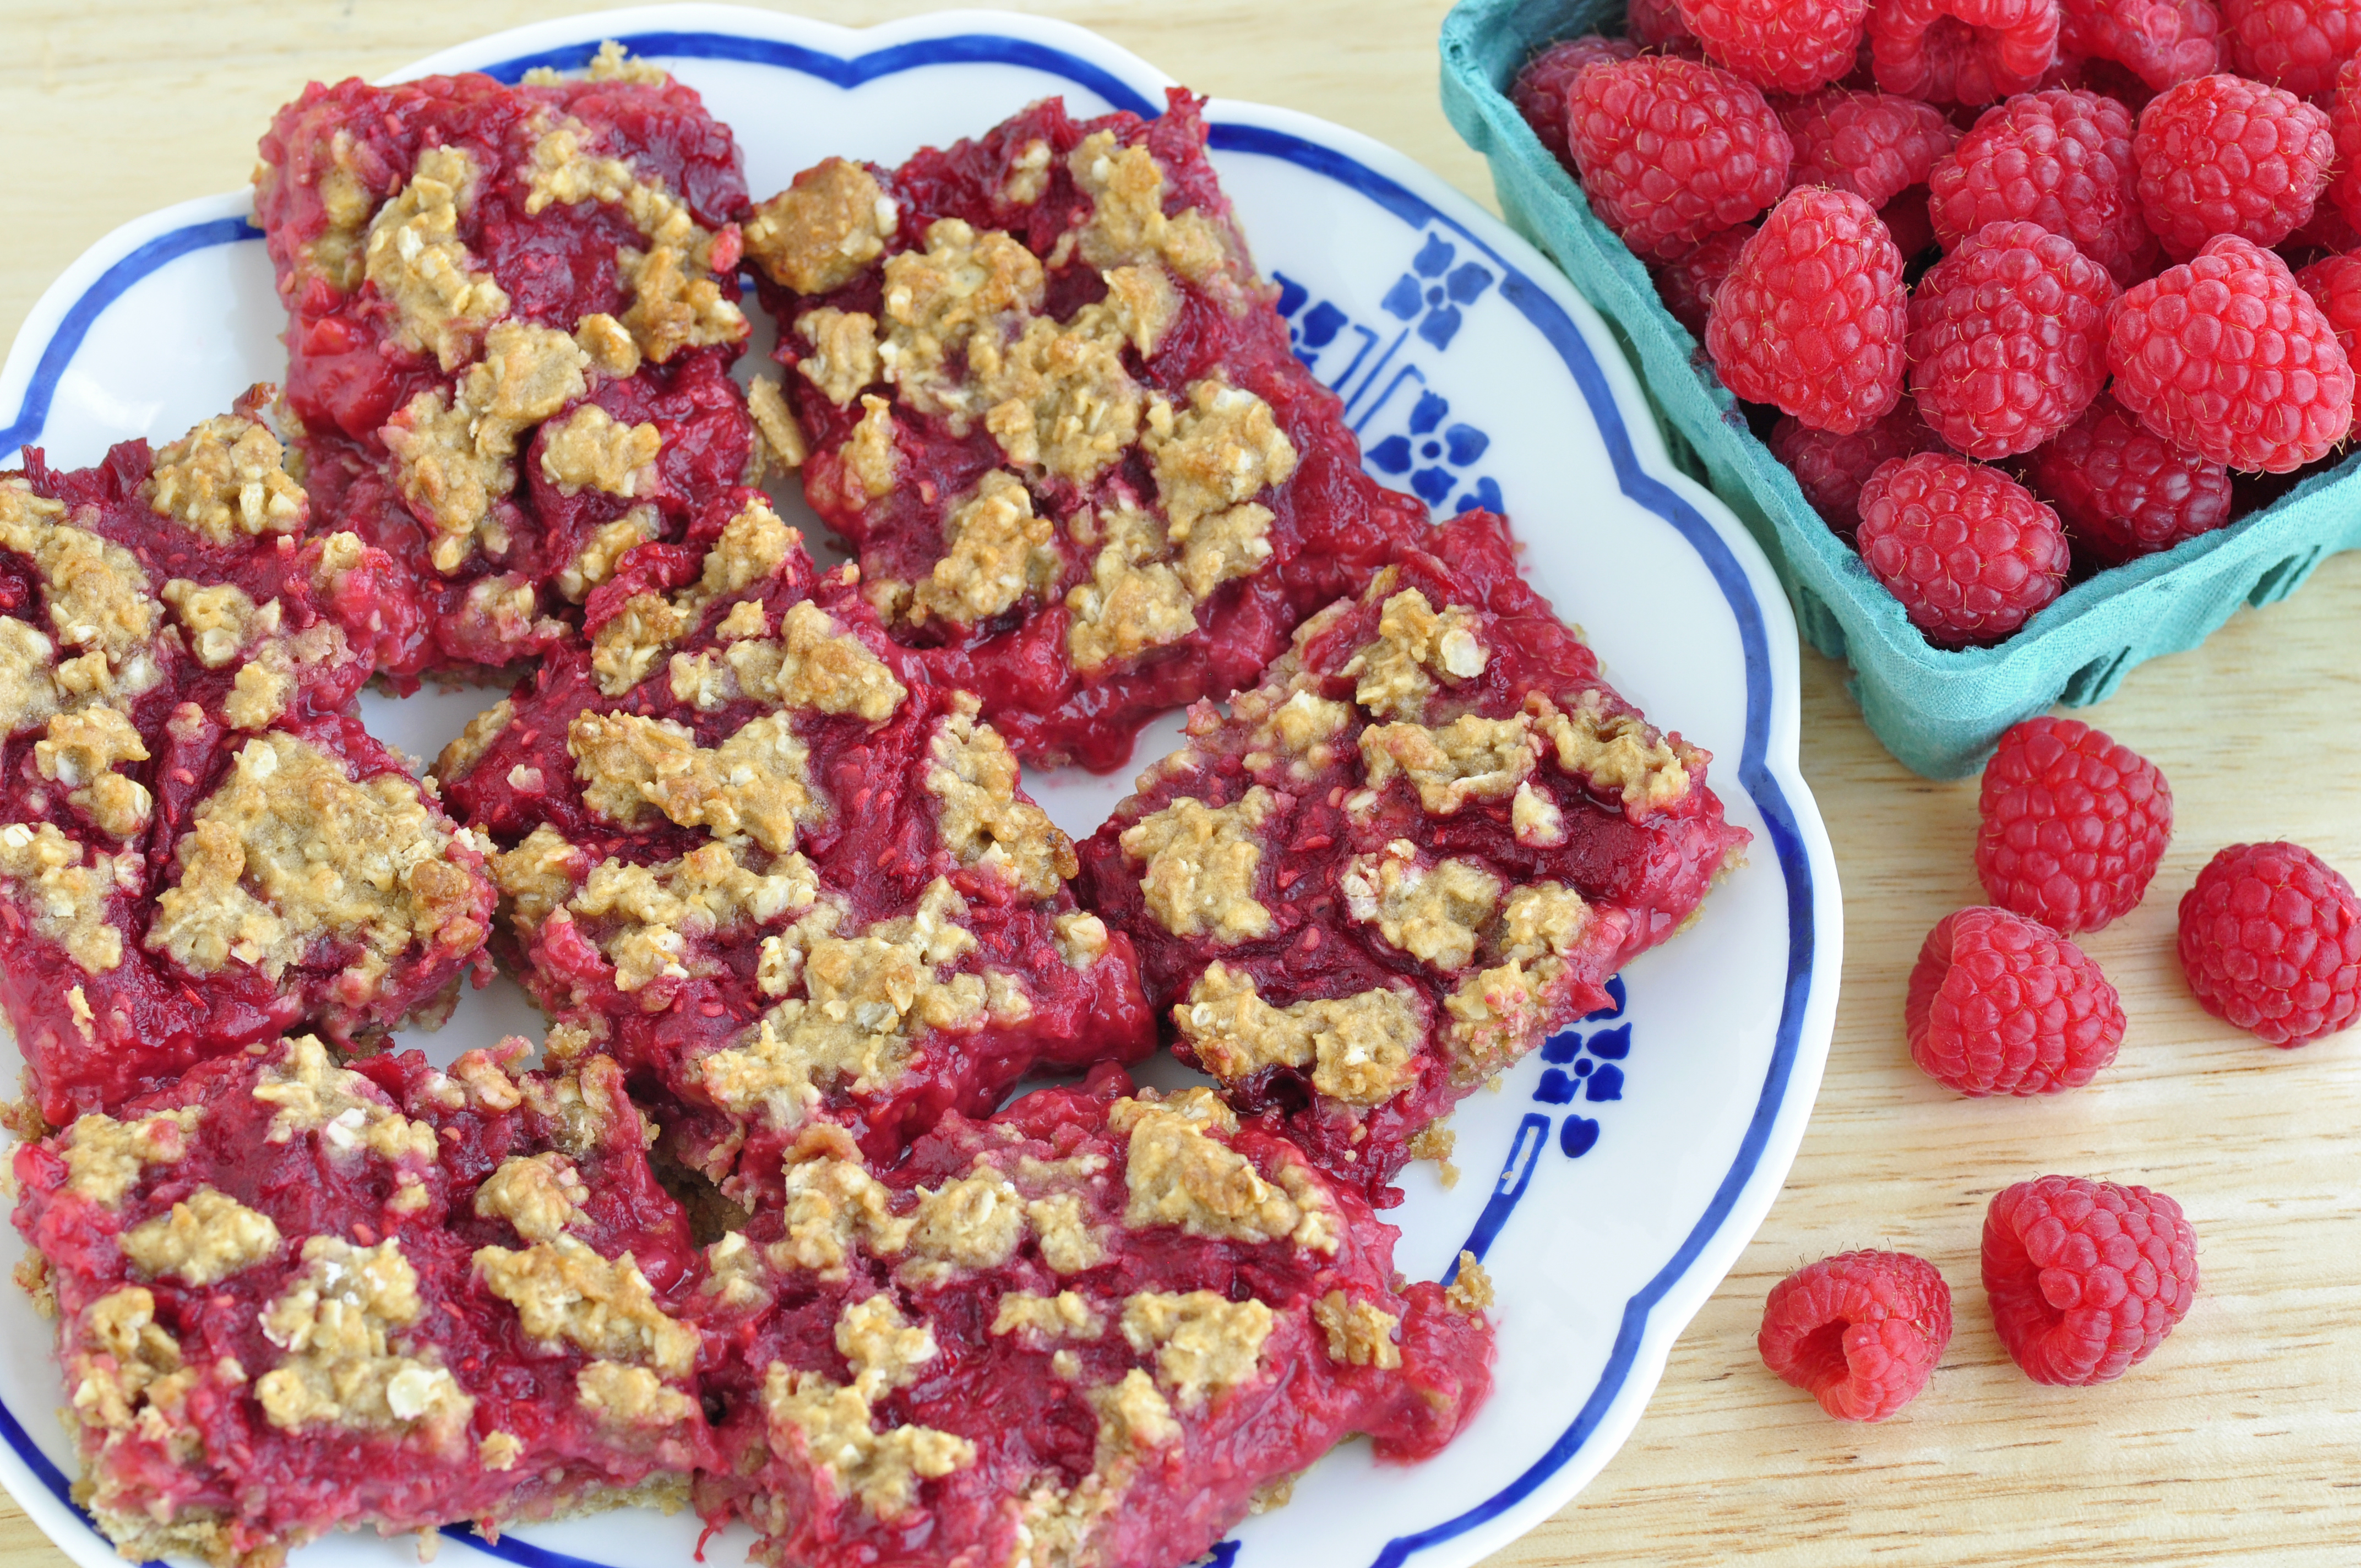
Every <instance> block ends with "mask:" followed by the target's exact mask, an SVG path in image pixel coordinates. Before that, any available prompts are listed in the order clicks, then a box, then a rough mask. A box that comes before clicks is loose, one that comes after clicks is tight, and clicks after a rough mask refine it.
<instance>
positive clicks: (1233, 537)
mask: <svg viewBox="0 0 2361 1568" xmlns="http://www.w3.org/2000/svg"><path fill="white" fill-rule="evenodd" d="M1202 106H1203V105H1202V100H1200V99H1197V98H1194V97H1191V96H1190V95H1189V94H1187V93H1181V92H1179V91H1177V90H1176V91H1175V92H1173V93H1171V95H1170V108H1169V109H1168V110H1167V112H1166V113H1165V114H1164V115H1161V116H1160V117H1159V118H1156V119H1153V120H1142V119H1140V118H1138V117H1137V116H1136V115H1127V114H1116V115H1107V116H1105V117H1104V118H1101V119H1096V120H1089V121H1082V122H1077V121H1075V120H1074V119H1072V118H1071V117H1070V116H1069V115H1067V113H1066V110H1065V106H1064V104H1063V103H1062V102H1061V101H1060V100H1057V99H1049V100H1046V101H1044V102H1042V103H1039V104H1034V105H1033V106H1032V107H1031V108H1029V109H1027V110H1025V111H1024V112H1023V113H1022V114H1019V115H1016V117H1015V118H1013V119H1011V120H1009V121H1008V122H1006V123H1005V124H1004V125H1002V126H998V127H996V128H995V129H994V130H992V131H990V132H989V133H987V134H985V135H984V136H983V137H979V138H977V139H975V140H972V141H962V142H960V143H958V144H957V145H955V146H953V147H951V148H949V149H936V148H927V149H925V150H923V151H921V152H919V153H918V154H917V156H916V157H914V158H912V159H910V160H909V161H908V162H907V163H905V164H904V165H902V167H901V168H899V169H896V170H885V169H882V168H878V167H875V166H873V165H866V164H859V163H851V162H847V161H845V160H844V159H829V160H828V161H827V162H824V163H821V164H819V165H818V166H817V167H815V168H813V169H810V170H806V171H805V172H804V173H802V174H800V175H797V176H796V181H795V183H794V184H793V185H792V186H790V187H789V188H788V189H787V190H785V191H784V192H780V193H779V194H778V195H776V196H774V197H773V198H771V199H770V200H769V201H766V202H764V203H762V204H761V205H760V206H759V207H758V208H756V209H755V214H754V216H753V218H752V220H750V221H749V223H748V225H747V226H746V231H745V233H746V254H747V258H748V259H749V260H750V261H752V263H754V264H755V266H756V267H757V268H759V269H760V278H759V280H758V286H759V288H760V290H761V292H762V296H763V302H764V304H765V305H766V306H767V307H768V308H769V309H770V310H771V311H772V312H773V313H774V314H775V315H776V316H777V317H778V319H779V348H778V358H779V361H780V363H781V364H782V365H784V366H785V367H786V368H787V370H788V374H787V375H786V376H785V398H784V401H776V402H774V400H773V399H774V391H775V389H772V388H770V387H769V386H768V384H767V383H763V384H758V385H757V387H756V389H755V392H754V405H753V407H754V414H755V417H756V419H757V421H758V422H761V423H762V424H763V429H764V432H765V439H766V442H767V444H769V445H771V446H773V447H774V448H778V449H782V450H791V449H801V448H805V447H807V448H808V456H807V457H806V458H805V459H804V462H803V470H804V493H805V496H806V497H807V499H809V501H810V502H811V505H812V508H813V510H815V511H817V512H818V514H819V515H820V517H821V518H822V519H824V520H825V521H827V522H828V524H829V526H830V527H831V528H834V529H835V530H837V531H838V532H840V533H842V534H843V535H844V536H845V538H846V539H848V540H850V541H851V543H852V545H853V547H854V549H855V550H856V551H857V552H858V553H859V555H860V560H861V570H862V587H863V592H864V593H866V594H867V595H868V597H869V598H870V600H871V602H872V603H873V604H875V605H876V606H877V608H878V609H879V611H880V613H881V614H882V615H883V616H884V620H885V623H886V625H887V626H888V627H889V628H890V629H891V630H892V631H893V633H894V635H895V638H896V639H897V640H898V641H903V642H905V643H907V644H909V645H910V646H912V647H914V648H917V649H918V650H920V653H921V660H922V662H923V663H924V664H925V665H926V667H927V668H928V671H929V672H930V673H931V674H934V675H935V677H936V678H937V679H939V681H941V682H942V683H943V684H944V685H952V686H958V687H960V688H962V689H964V690H967V691H972V692H975V693H977V694H978V695H979V696H981V697H982V698H983V717H984V718H986V719H988V720H990V721H991V722H992V723H993V724H994V726H995V727H996V728H997V729H999V730H1000V731H1001V732H1002V733H1003V734H1005V736H1007V738H1008V740H1009V743H1010V745H1011V746H1013V747H1014V748H1015V749H1016V751H1017V753H1018V754H1019V755H1020V756H1022V757H1024V758H1025V759H1026V760H1027V761H1028V762H1079V763H1081V764H1082V766H1084V767H1088V768H1093V769H1097V770H1101V771H1105V770H1108V769H1113V768H1115V767H1119V766H1121V765H1123V763H1124V762H1126V760H1127V759H1128V758H1129V756H1130V754H1131V741H1132V737H1133V736H1134V735H1135V734H1137V731H1138V729H1139V728H1140V726H1141V725H1142V724H1144V723H1146V722H1147V721H1148V719H1149V718H1153V717H1154V716H1155V715H1156V714H1157V713H1159V712H1160V711H1162V710H1164V709H1167V708H1170V707H1177V706H1179V705H1180V704H1183V703H1187V702H1191V701H1193V700H1195V699H1197V698H1200V697H1214V698H1219V697H1221V696H1224V694H1226V693H1228V692H1229V691H1230V690H1232V689H1233V688H1235V687H1237V686H1241V685H1246V684H1247V683H1249V682H1250V681H1252V680H1253V679H1254V676H1255V674H1256V672H1257V671H1259V670H1260V669H1261V668H1262V666H1263V665H1264V664H1266V663H1268V662H1269V661H1270V659H1271V658H1272V657H1273V656H1275V655H1276V654H1277V653H1279V651H1280V650H1281V649H1283V648H1284V647H1285V646H1286V643H1287V636H1288V633H1289V632H1290V631H1291V630H1293V629H1294V627H1295V625H1296V623H1297V622H1298V621H1300V620H1302V619H1303V617H1305V616H1306V615H1308V614H1310V613H1311V612H1312V610H1314V609H1318V608H1319V607H1320V606H1322V605H1323V604H1325V603H1327V602H1328V601H1329V600H1330V599H1333V598H1336V597H1337V596H1338V595H1339V594H1344V593H1349V592H1352V591H1353V590H1355V589H1356V588H1357V587H1359V586H1360V585H1361V584H1362V583H1363V582H1365V581H1367V577H1368V575H1369V573H1370V572H1372V571H1374V570H1376V568H1377V567H1378V565H1380V564H1381V562H1382V560H1383V559H1384V556H1385V554H1386V551H1387V549H1388V547H1389V545H1391V544H1392V543H1396V542H1399V541H1400V540H1403V539H1406V538H1408V537H1410V536H1411V534H1412V533H1413V532H1415V531H1416V530H1418V529H1419V528H1420V527H1421V526H1422V524H1423V522H1424V521H1425V509H1424V508H1423V507H1422V505H1421V504H1420V503H1419V502H1418V501H1416V500H1415V499H1411V497H1408V496H1404V495H1400V494H1397V493H1395V492H1393V491H1390V490H1388V489H1386V488H1383V487H1381V486H1379V485H1378V484H1377V483H1376V481H1374V480H1372V479H1370V478H1369V477H1367V474H1366V473H1364V472H1363V470H1362V468H1361V462H1360V452H1359V448H1358V446H1357V445H1356V443H1355V441H1354V438H1353V433H1352V431H1351V429H1350V428H1349V427H1348V426H1347V425H1346V424H1345V418H1344V409H1343V405H1342V404H1340V403H1339V402H1338V401H1337V400H1336V398H1335V397H1334V394H1332V393H1331V392H1330V391H1329V390H1328V389H1326V388H1325V387H1323V386H1322V385H1321V384H1320V383H1319V382H1318V381H1316V380H1315V379H1313V378H1312V373H1311V372H1310V370H1308V369H1307V368H1306V367H1304V366H1303V365H1302V364H1301V362H1300V361H1298V360H1297V359H1296V357H1295V356H1294V353H1293V351H1292V349H1291V347H1290V343H1289V340H1288V328H1287V323H1286V322H1285V321H1284V320H1282V319H1281V318H1280V316H1279V313H1278V312H1277V310H1276V309H1274V308H1273V303H1272V301H1273V299H1274V297H1275V296H1274V294H1273V292H1272V291H1271V289H1270V286H1269V285H1268V284H1267V283H1265V282H1264V281H1263V280H1261V279H1260V278H1259V277H1258V276H1257V274H1256V272H1255V270H1254V267H1253V264H1252V262H1251V261H1250V260H1249V259H1248V257H1247V254H1246V242H1245V240H1244V238H1243V237H1242V236H1240V235H1239V233H1238V229H1237V225H1236V223H1235V220H1234V218H1233V217H1232V214H1231V212H1230V204H1229V202H1228V199H1227V198H1226V197H1224V195H1223V194H1222V191H1221V187H1220V184H1219V182H1218V181H1216V180H1215V178H1214V175H1213V167H1212V165H1211V164H1210V163H1209V162H1207V160H1206V158H1205V147H1204V141H1205V126H1204V121H1203V119H1202Z"/></svg>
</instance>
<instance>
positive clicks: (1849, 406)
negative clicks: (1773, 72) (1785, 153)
mask: <svg viewBox="0 0 2361 1568" xmlns="http://www.w3.org/2000/svg"><path fill="white" fill-rule="evenodd" d="M1586 80H1587V79H1586ZM1908 321H1909V311H1908V302H1907V296H1905V293H1904V291H1903V287H1902V253H1901V252H1900V251H1898V250H1896V249H1894V241H1893V240H1892V239H1891V238H1890V237H1888V236H1887V235H1886V232H1885V225H1883V224H1882V223H1879V222H1878V221H1877V214H1875V213H1873V212H1872V211H1871V210H1870V206H1869V203H1866V202H1864V201H1862V200H1861V198H1860V197H1858V196H1852V195H1847V194H1846V193H1845V192H1841V191H1825V190H1809V191H1797V192H1793V193H1792V194H1790V195H1788V196H1787V197H1786V198H1784V200H1782V201H1781V202H1780V203H1779V204H1778V206H1776V207H1774V208H1773V209H1772V213H1771V215H1770V217H1768V218H1766V219H1765V220H1763V226H1762V227H1761V228H1760V229H1758V230H1756V231H1755V233H1754V236H1753V237H1752V238H1751V239H1749V240H1748V241H1747V242H1746V248H1745V249H1744V250H1742V251H1741V252H1740V253H1739V257H1738V263H1737V265H1736V266H1734V267H1732V268H1731V269H1730V276H1729V277H1728V278H1726V279H1724V280H1722V284H1721V290H1720V292H1719V293H1718V294H1716V295H1715V296H1714V305H1713V318H1712V320H1710V321H1709V322H1708V323H1706V333H1705V345H1706V349H1707V352H1708V353H1709V354H1711V355H1712V356H1713V367H1714V369H1715V370H1716V371H1718V372H1719V374H1720V376H1721V380H1722V384H1723V385H1724V386H1726V387H1728V388H1729V389H1730V390H1731V391H1733V392H1735V393H1737V394H1738V395H1739V396H1740V397H1741V398H1746V399H1749V400H1752V401H1754V402H1758V403H1776V404H1777V405H1778V406H1779V407H1780V408H1781V409H1782V410H1784V411H1786V412H1788V413H1791V414H1794V415H1795V417H1796V418H1797V419H1799V420H1801V421H1803V422H1805V423H1806V424H1808V425H1810V426H1811V427H1812V428H1813V429H1815V430H1831V431H1836V432H1839V433H1842V432H1846V431H1854V430H1859V429H1861V427H1862V426H1864V425H1866V424H1869V423H1871V422H1873V421H1875V420H1877V419H1880V418H1882V417H1883V415H1884V414H1885V413H1886V412H1887V411H1889V410H1891V409H1892V408H1893V407H1894V403H1895V402H1896V401H1898V400H1900V398H1901V396H1902V372H1903V361H1902V349H1903V337H1904V334H1905V329H1906V327H1907V325H1908Z"/></svg>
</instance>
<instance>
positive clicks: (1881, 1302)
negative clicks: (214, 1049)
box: [1754, 1251, 1951, 1421]
mask: <svg viewBox="0 0 2361 1568" xmlns="http://www.w3.org/2000/svg"><path fill="white" fill-rule="evenodd" d="M1949 1343H1951V1288H1950V1287H1949V1285H1946V1284H1945V1283H1943V1276H1942V1275H1941V1274H1940V1273H1939V1272H1938V1271H1937V1269H1936V1267H1935V1266H1934V1265H1933V1264H1931V1263H1928V1262H1927V1260H1926V1259H1925V1258H1923V1257H1916V1256H1913V1255H1911V1254H1909V1253H1906V1252H1872V1251H1862V1252H1840V1253H1839V1254H1837V1255H1835V1256H1834V1257H1824V1258H1822V1259H1820V1260H1819V1262H1817V1263H1810V1264H1806V1265H1805V1266H1803V1267H1801V1268H1799V1269H1797V1270H1795V1273H1793V1274H1791V1275H1789V1276H1787V1277H1786V1278H1784V1279H1782V1280H1781V1281H1779V1283H1778V1284H1776V1285H1773V1287H1771V1295H1770V1297H1769V1299H1766V1300H1765V1301H1764V1302H1763V1327H1762V1329H1761V1331H1760V1332H1757V1333H1756V1335H1755V1336H1754V1346H1755V1349H1756V1350H1757V1351H1758V1352H1760V1353H1761V1354H1762V1356H1763V1365H1765V1366H1767V1367H1769V1368H1770V1369H1771V1370H1772V1371H1773V1372H1774V1373H1776V1374H1777V1375H1778V1376H1779V1378H1780V1380H1781V1381H1782V1382H1784V1383H1787V1384H1790V1385H1792V1386H1793V1387H1797V1388H1801V1389H1802V1390H1804V1392H1806V1394H1809V1395H1810V1396H1811V1397H1812V1398H1815V1399H1817V1400H1818V1401H1819V1402H1820V1409H1823V1410H1826V1411H1827V1412H1828V1414H1830V1415H1832V1416H1834V1417H1836V1419H1837V1420H1840V1421H1882V1420H1884V1419H1885V1418H1886V1417H1888V1416H1890V1415H1892V1414H1894V1411H1896V1410H1898V1409H1901V1408H1902V1407H1903V1406H1905V1405H1906V1404H1908V1403H1909V1402H1910V1401H1911V1400H1912V1399H1915V1398H1917V1397H1918V1391H1919V1390H1920V1389H1922V1388H1924V1387H1927V1378H1928V1377H1929V1376H1932V1375H1933V1373H1934V1371H1935V1365H1936V1363H1938V1362H1939V1361H1941V1360H1942V1359H1943V1351H1944V1348H1945V1347H1946V1346H1948V1345H1949Z"/></svg>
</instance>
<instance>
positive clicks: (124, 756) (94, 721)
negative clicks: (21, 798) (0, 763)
mask: <svg viewBox="0 0 2361 1568" xmlns="http://www.w3.org/2000/svg"><path fill="white" fill-rule="evenodd" d="M147 760H148V748H147V746H146V744H145V743H144V742H142V741H141V740H140V739H139V731H137V729H133V728H132V727H131V720H130V719H128V718H125V717H124V716H123V714H122V713H121V712H120V711H119V710H117V709H115V708H112V707H105V706H104V705H103V704H95V703H94V704H93V705H92V706H90V707H83V708H79V709H76V710H75V711H73V712H71V713H60V714H59V715H57V716H56V717H55V718H51V719H50V720H49V729H48V731H47V733H46V735H45V737H44V738H43V739H42V740H37V741H35V742H34V743H33V765H34V768H35V770H36V771H37V772H38V773H40V775H41V776H42V777H43V778H45V779H49V780H51V781H52V782H54V783H57V784H64V785H66V786H67V788H68V789H69V791H70V792H71V793H69V794H68V795H67V796H66V799H67V801H68V802H70V803H71V804H72V805H73V806H78V807H80V808H81V809H82V812H83V813H84V814H86V815H87V816H88V817H90V819H91V821H92V822H93V823H94V824H96V825H97V827H98V829H99V831H100V832H102V833H105V834H108V835H111V836H112V837H114V838H117V839H128V838H129V837H131V835H133V834H134V833H137V831H139V829H140V828H144V827H146V826H147V825H148V811H149V810H150V808H151V807H152V806H154V804H155V802H154V797H153V796H151V795H149V794H148V788H147V786H146V785H144V784H140V783H139V781H138V780H137V779H134V778H131V777H128V776H127V775H126V774H123V773H116V772H115V763H117V762H146V761H147Z"/></svg>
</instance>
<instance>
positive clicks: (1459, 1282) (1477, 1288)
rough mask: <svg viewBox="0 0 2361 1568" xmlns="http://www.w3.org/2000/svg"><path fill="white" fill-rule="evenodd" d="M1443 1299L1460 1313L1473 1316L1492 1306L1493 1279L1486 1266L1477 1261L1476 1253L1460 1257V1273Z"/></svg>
mask: <svg viewBox="0 0 2361 1568" xmlns="http://www.w3.org/2000/svg"><path fill="white" fill-rule="evenodd" d="M1443 1297H1444V1300H1446V1301H1448V1302H1450V1303H1451V1306H1452V1309H1453V1310H1455V1311H1458V1312H1464V1313H1470V1314H1472V1313H1476V1312H1480V1311H1482V1310H1484V1309H1485V1308H1487V1307H1489V1306H1490V1305H1492V1302H1493V1299H1494V1298H1493V1295H1492V1277H1491V1276H1490V1275H1488V1274H1487V1273H1485V1272H1484V1266H1483V1265H1482V1264H1480V1263H1478V1262H1477V1261H1476V1255H1475V1254H1474V1253H1472V1252H1462V1253H1461V1254H1460V1255H1459V1273H1458V1274H1457V1276H1456V1277H1454V1278H1453V1279H1452V1281H1451V1284H1450V1286H1449V1287H1448V1288H1446V1289H1445V1290H1444V1292H1443Z"/></svg>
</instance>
